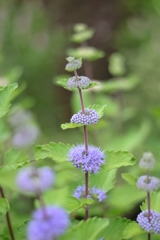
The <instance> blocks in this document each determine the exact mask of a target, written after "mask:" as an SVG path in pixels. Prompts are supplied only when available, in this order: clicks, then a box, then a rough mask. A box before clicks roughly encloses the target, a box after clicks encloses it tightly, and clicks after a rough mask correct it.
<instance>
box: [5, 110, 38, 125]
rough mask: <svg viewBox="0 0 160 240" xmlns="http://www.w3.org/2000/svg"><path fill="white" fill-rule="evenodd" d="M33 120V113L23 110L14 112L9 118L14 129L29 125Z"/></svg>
mask: <svg viewBox="0 0 160 240" xmlns="http://www.w3.org/2000/svg"><path fill="white" fill-rule="evenodd" d="M32 120H33V116H32V113H31V112H30V111H28V110H24V109H23V108H19V109H17V110H15V111H14V112H12V113H10V115H9V117H8V122H9V124H10V125H11V127H13V128H16V127H20V126H23V125H24V124H26V123H29V122H30V121H32Z"/></svg>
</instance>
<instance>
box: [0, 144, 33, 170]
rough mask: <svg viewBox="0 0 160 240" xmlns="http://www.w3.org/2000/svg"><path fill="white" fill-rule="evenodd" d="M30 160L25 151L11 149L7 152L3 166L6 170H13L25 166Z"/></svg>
mask: <svg viewBox="0 0 160 240" xmlns="http://www.w3.org/2000/svg"><path fill="white" fill-rule="evenodd" d="M28 162H29V158H28V155H27V153H26V152H25V151H21V150H17V149H11V150H9V151H8V152H6V154H5V161H4V165H3V166H2V168H3V171H4V172H5V171H12V170H15V169H17V168H19V167H22V166H24V165H25V164H26V163H28Z"/></svg>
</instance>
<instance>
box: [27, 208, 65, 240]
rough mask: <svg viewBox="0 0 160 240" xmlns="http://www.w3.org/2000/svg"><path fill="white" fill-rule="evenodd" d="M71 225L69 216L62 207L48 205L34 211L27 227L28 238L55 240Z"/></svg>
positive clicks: (30, 239)
mask: <svg viewBox="0 0 160 240" xmlns="http://www.w3.org/2000/svg"><path fill="white" fill-rule="evenodd" d="M68 226H69V216H68V214H67V213H66V212H65V211H64V210H63V209H62V208H60V207H55V206H47V207H46V208H43V209H38V210H36V211H35V212H34V213H33V220H31V221H30V222H29V224H28V227H27V239H28V240H53V239H55V238H56V237H57V236H59V235H62V234H63V233H64V232H65V231H66V230H67V228H68Z"/></svg>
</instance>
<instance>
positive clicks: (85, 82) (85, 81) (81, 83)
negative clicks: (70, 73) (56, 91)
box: [67, 76, 91, 90]
mask: <svg viewBox="0 0 160 240" xmlns="http://www.w3.org/2000/svg"><path fill="white" fill-rule="evenodd" d="M90 83H91V80H90V79H89V78H88V77H84V76H79V77H78V81H77V78H76V77H71V78H69V79H68V82H67V88H69V89H70V90H72V89H74V88H77V87H79V88H81V89H85V88H87V87H88V86H89V84H90Z"/></svg>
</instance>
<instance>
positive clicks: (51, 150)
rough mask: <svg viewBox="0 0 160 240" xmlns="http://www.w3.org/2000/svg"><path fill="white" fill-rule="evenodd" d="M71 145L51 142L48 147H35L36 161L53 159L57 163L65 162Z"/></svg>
mask: <svg viewBox="0 0 160 240" xmlns="http://www.w3.org/2000/svg"><path fill="white" fill-rule="evenodd" d="M70 148H71V145H69V144H64V143H55V142H51V143H49V144H46V145H38V146H36V147H35V159H36V160H39V159H44V158H47V157H48V158H51V159H52V160H54V161H55V162H65V161H66V158H67V153H68V151H69V149H70Z"/></svg>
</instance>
